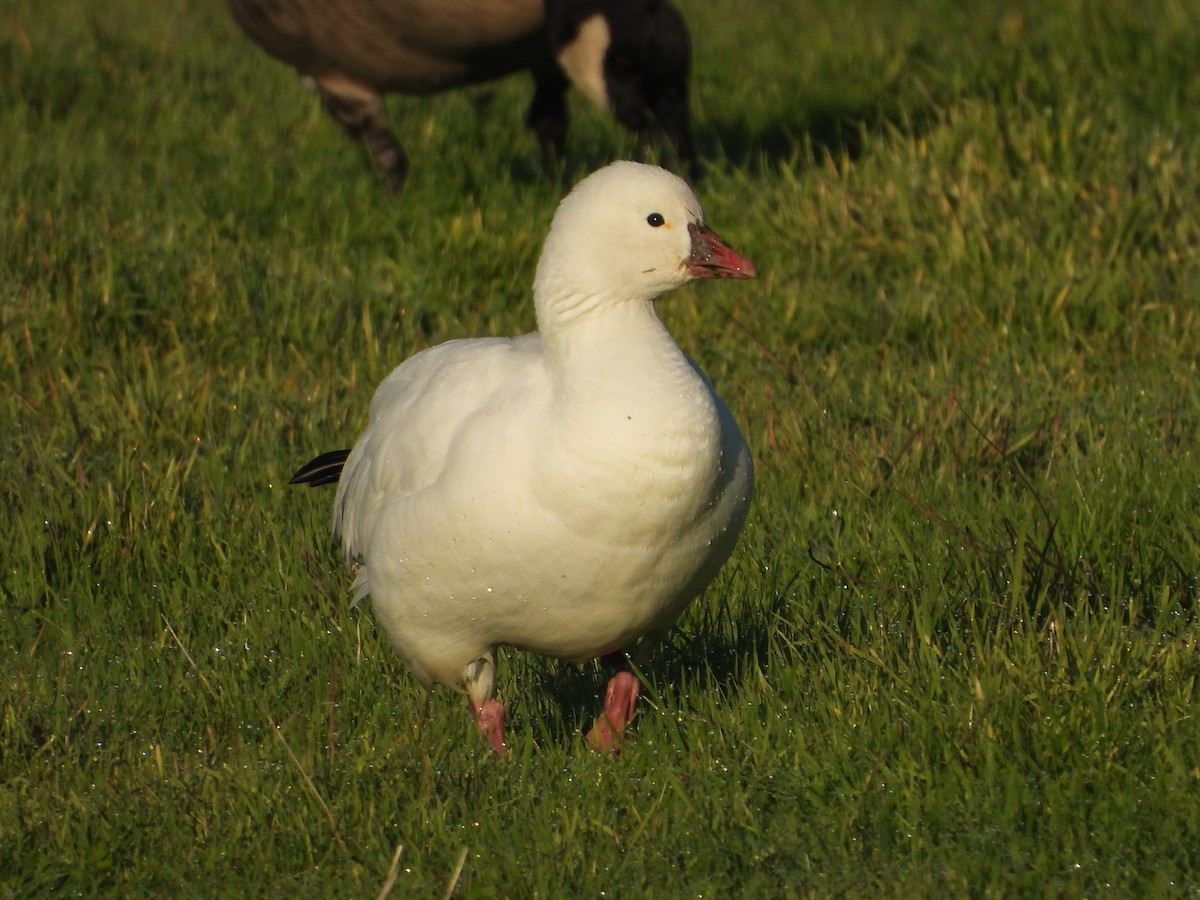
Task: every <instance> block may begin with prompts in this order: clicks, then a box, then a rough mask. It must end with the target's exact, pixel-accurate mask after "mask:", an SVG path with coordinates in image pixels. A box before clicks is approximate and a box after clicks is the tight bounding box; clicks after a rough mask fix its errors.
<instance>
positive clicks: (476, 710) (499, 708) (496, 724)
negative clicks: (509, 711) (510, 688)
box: [471, 698, 506, 756]
mask: <svg viewBox="0 0 1200 900" xmlns="http://www.w3.org/2000/svg"><path fill="white" fill-rule="evenodd" d="M471 715H473V716H474V717H475V724H476V725H478V726H479V730H480V731H482V732H483V736H484V737H485V738H487V741H488V743H489V744H491V746H492V749H493V750H494V751H495V752H496V755H497V756H503V755H504V751H505V749H506V748H505V746H504V704H503V703H501V702H500V701H499V700H496V699H495V698H493V699H491V700H484V701H483V705H482V706H478V707H477V706H475V704H471Z"/></svg>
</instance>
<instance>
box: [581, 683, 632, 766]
mask: <svg viewBox="0 0 1200 900" xmlns="http://www.w3.org/2000/svg"><path fill="white" fill-rule="evenodd" d="M640 689H641V684H640V683H639V682H638V680H637V676H636V675H634V674H633V673H632V672H617V674H615V675H613V677H612V678H610V679H609V680H608V689H607V690H606V691H605V692H604V712H603V713H601V714H600V715H599V716H598V717H597V718H596V724H595V725H593V726H592V730H591V731H590V732H588V743H589V744H591V745H592V746H593V747H594V748H595V749H597V750H605V751H610V752H616V751H618V750H620V749H621V740H622V739H623V738H624V737H625V729H626V728H627V727H629V723H630V722H632V721H633V714H634V713H635V712H636V711H637V698H638V691H639V690H640Z"/></svg>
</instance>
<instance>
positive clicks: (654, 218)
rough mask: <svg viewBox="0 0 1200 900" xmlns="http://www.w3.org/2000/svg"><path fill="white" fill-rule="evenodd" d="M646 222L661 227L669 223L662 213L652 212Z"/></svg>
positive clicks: (653, 226)
mask: <svg viewBox="0 0 1200 900" xmlns="http://www.w3.org/2000/svg"><path fill="white" fill-rule="evenodd" d="M646 222H647V224H649V226H650V227H651V228H659V227H661V226H663V225H665V224H666V223H667V220H666V219H664V218H663V217H662V213H650V215H648V216H646Z"/></svg>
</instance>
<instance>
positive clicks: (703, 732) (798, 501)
mask: <svg viewBox="0 0 1200 900" xmlns="http://www.w3.org/2000/svg"><path fill="white" fill-rule="evenodd" d="M680 5H681V8H682V9H683V11H684V13H685V15H686V17H687V19H688V21H689V24H690V26H691V30H692V33H693V39H694V45H695V52H694V56H695V63H694V70H695V74H694V86H693V90H694V99H693V110H694V115H695V119H696V125H697V131H698V138H699V143H700V145H701V147H702V150H703V152H704V155H705V159H706V163H707V165H706V170H707V171H706V177H705V179H704V180H703V182H702V183H701V184H700V185H699V188H698V189H699V193H700V196H701V199H702V201H703V202H704V204H705V210H706V212H707V214H708V218H709V220H710V221H711V223H712V224H713V225H714V227H715V228H716V229H717V230H718V231H720V233H721V234H722V235H723V236H724V237H725V238H726V239H728V240H729V242H730V243H731V244H732V245H733V246H735V247H737V248H738V249H739V250H741V251H742V252H744V253H745V254H746V255H747V256H749V257H750V258H751V259H753V260H754V261H755V262H756V263H757V264H758V266H759V269H760V271H761V273H762V274H761V275H760V277H759V279H758V280H757V281H753V282H747V283H737V284H721V285H704V286H702V287H699V288H689V289H687V290H684V291H681V292H679V293H677V294H675V295H672V296H671V297H669V298H667V299H665V300H664V301H663V302H662V303H661V304H660V310H661V312H662V315H663V316H664V318H665V320H666V321H667V323H668V325H669V326H670V327H671V329H672V331H673V332H674V333H675V335H676V336H677V338H678V340H679V341H680V343H681V345H682V346H683V347H684V348H685V349H686V350H687V351H688V352H689V353H691V354H692V355H693V356H694V357H695V358H696V359H697V360H698V361H699V362H700V363H701V365H702V366H703V367H704V368H705V369H706V371H708V372H709V374H710V375H711V377H712V378H713V380H714V381H715V383H716V384H717V387H718V389H719V390H720V392H721V393H722V395H723V396H724V397H725V398H726V400H727V401H728V402H729V404H730V406H731V408H733V409H734V411H735V413H736V414H737V416H738V418H739V420H740V422H741V423H742V426H743V429H744V430H745V432H746V433H747V436H748V437H749V439H750V441H751V444H752V446H753V448H754V451H755V455H756V463H757V466H758V495H757V498H756V501H755V505H754V509H753V511H752V514H751V519H750V522H749V524H748V527H747V531H746V535H745V537H744V539H743V541H742V544H741V546H740V547H739V549H738V551H737V552H736V554H735V556H734V558H733V559H732V560H731V562H730V564H729V565H728V566H727V567H726V569H725V570H724V571H723V573H722V575H721V576H720V577H719V579H718V581H717V583H716V584H715V585H714V586H713V587H712V588H711V589H710V590H709V591H708V593H707V594H706V595H705V596H704V597H703V598H702V599H701V600H700V601H699V602H698V603H697V604H696V605H695V606H694V607H693V608H692V609H691V610H690V611H689V613H688V614H687V616H686V617H685V618H684V620H683V622H682V623H681V627H680V629H678V630H677V632H676V633H675V635H674V636H673V637H672V639H671V640H670V641H669V642H668V644H667V645H666V646H665V647H664V648H663V650H662V652H661V653H660V654H658V656H657V657H656V658H655V660H654V662H653V664H652V665H651V666H650V667H649V668H648V669H647V670H646V671H645V672H644V674H645V676H646V680H647V691H646V695H647V699H648V701H649V702H648V703H647V704H646V705H645V706H643V708H642V712H641V713H640V715H639V717H638V720H637V722H636V724H635V732H634V737H633V739H632V740H631V741H630V742H628V744H627V746H626V749H625V751H624V753H623V754H622V755H621V756H620V757H619V758H616V759H611V758H607V757H601V756H597V755H595V754H592V753H590V752H589V751H587V750H586V748H585V746H584V744H583V741H582V739H581V737H580V730H581V729H582V728H584V727H586V725H587V724H588V723H589V722H590V719H591V717H592V716H593V715H594V714H595V711H596V707H597V704H598V696H599V692H600V689H601V679H600V676H599V673H598V672H597V671H595V670H594V669H593V668H592V667H585V668H583V669H578V668H574V667H570V666H565V665H561V664H558V663H555V662H553V661H548V660H543V659H540V658H536V657H530V656H526V655H523V654H519V653H511V652H510V653H507V654H505V656H504V658H503V661H502V663H501V670H500V695H501V696H502V697H503V698H504V699H505V700H506V701H507V702H509V704H510V709H511V710H512V719H511V729H510V730H511V737H512V742H513V745H514V748H513V752H512V753H511V754H510V756H509V757H508V758H506V759H503V760H494V759H492V758H491V757H490V756H489V754H488V753H487V752H486V750H485V746H484V744H483V742H482V741H480V740H479V738H478V736H477V734H475V733H474V728H473V725H472V724H471V722H470V720H469V717H468V716H467V714H466V710H465V704H464V703H463V701H462V700H461V699H460V698H458V697H456V696H454V695H452V694H450V693H449V692H446V691H440V692H437V693H436V694H435V696H434V700H433V703H432V707H431V711H430V715H429V717H428V718H427V719H425V720H424V721H423V722H422V720H421V716H420V712H421V709H422V705H423V703H424V695H423V692H422V691H421V689H420V688H419V687H418V686H417V685H416V684H415V683H414V682H413V680H412V679H411V678H410V677H409V676H408V675H407V674H406V673H405V672H404V671H403V668H402V666H401V665H400V663H399V662H398V660H397V659H395V657H394V655H393V654H392V652H391V651H390V649H389V648H388V646H387V644H386V641H385V639H384V638H383V637H382V636H381V635H380V634H379V633H378V632H377V631H376V629H375V627H374V624H373V620H372V618H371V613H370V608H369V604H364V606H363V607H362V608H360V609H356V610H351V609H350V608H349V606H348V602H347V600H348V595H347V588H348V584H349V580H350V579H349V576H348V573H347V572H346V571H345V569H344V567H343V565H342V564H341V561H340V560H339V559H338V557H337V554H336V553H335V552H334V551H333V550H332V548H331V547H330V545H329V540H328V532H327V528H328V525H327V522H328V512H329V503H330V501H331V495H330V494H329V493H328V492H325V493H318V492H309V491H304V490H297V489H294V488H291V489H289V488H288V487H287V486H286V480H287V478H288V476H289V475H290V473H291V472H292V471H293V470H294V469H295V467H296V466H297V465H298V464H300V463H302V462H304V461H305V460H307V459H308V458H309V457H310V456H311V455H312V454H313V453H314V452H316V451H318V450H322V449H327V448H331V447H337V446H349V444H350V443H351V442H352V441H353V439H354V437H355V436H356V435H357V434H358V431H359V430H360V429H361V427H362V425H363V424H364V420H365V414H366V405H367V402H368V400H369V398H370V395H371V393H372V391H373V388H374V386H375V385H376V384H377V383H378V381H379V380H380V379H382V377H383V376H384V375H385V374H386V373H387V372H388V371H389V370H390V369H391V368H392V367H394V366H395V365H396V364H398V363H399V362H400V361H401V360H402V359H404V358H405V357H407V356H408V355H410V354H411V353H413V352H415V351H416V350H418V349H420V348H421V347H423V346H427V345H428V344H431V343H437V342H440V341H443V340H447V339H450V338H454V337H461V336H465V335H481V334H511V333H518V332H521V331H526V330H529V329H531V328H532V327H533V310H532V305H531V302H530V293H529V285H530V282H531V279H532V273H533V267H534V264H535V262H536V259H537V255H538V253H539V250H540V243H541V239H542V237H543V235H544V232H545V230H546V227H547V225H548V223H549V220H550V216H551V214H552V212H553V209H554V205H555V203H556V202H557V200H558V198H559V197H560V196H561V194H562V193H563V192H564V191H565V189H566V188H567V186H569V184H570V183H572V182H573V181H574V180H576V179H578V178H579V177H581V176H582V175H583V174H584V173H586V172H587V171H589V170H590V169H592V168H594V167H596V166H599V165H601V164H603V163H605V162H607V161H609V160H610V159H613V158H618V157H622V156H627V155H629V154H631V153H634V152H635V151H636V150H637V148H636V147H635V146H634V142H633V140H632V138H631V137H630V136H629V135H627V134H626V133H624V132H623V131H621V130H620V129H619V128H618V127H617V126H615V125H614V124H613V123H612V122H611V121H609V119H608V118H607V117H606V116H604V115H603V114H602V113H600V112H599V111H596V110H593V109H591V108H589V107H588V106H587V105H586V104H585V103H584V102H583V101H582V100H581V99H580V98H578V97H574V98H573V102H572V110H573V114H574V120H573V123H572V132H571V137H570V145H569V159H570V163H569V167H568V170H567V171H566V172H565V173H564V175H563V178H562V180H561V182H556V181H555V180H553V179H550V178H547V177H545V176H544V175H542V174H541V171H540V168H539V162H538V152H537V147H536V145H535V142H534V141H533V139H532V138H531V136H529V135H528V134H526V133H525V131H524V129H523V127H522V125H521V121H522V116H523V112H524V106H525V104H526V103H527V102H528V98H529V94H530V85H529V84H528V83H527V81H526V80H525V79H521V78H516V79H511V80H509V81H506V82H503V83H501V84H499V85H495V86H485V87H482V88H477V89H472V90H469V91H463V92H458V93H454V94H449V95H446V96H443V97H437V98H432V99H427V100H410V99H402V98H396V99H393V100H392V101H391V102H390V104H389V109H390V111H391V114H392V118H393V122H394V124H395V128H396V131H397V134H398V135H399V137H400V139H401V141H402V142H403V143H404V144H405V146H406V147H407V149H408V151H409V153H410V155H411V157H412V163H413V166H412V171H411V175H410V179H409V183H408V186H407V189H406V191H405V193H404V194H403V196H401V197H400V198H399V199H392V198H389V197H387V196H386V195H385V194H384V193H383V192H382V191H381V190H380V189H379V188H378V187H377V185H376V184H375V183H374V182H373V180H372V178H371V176H370V174H369V172H368V171H367V168H366V166H365V164H364V161H363V159H362V156H361V154H360V153H359V151H358V150H357V149H356V148H354V147H353V146H352V145H350V144H349V143H348V142H347V141H345V140H344V138H343V137H342V136H341V135H340V133H338V131H337V129H336V128H335V127H334V126H333V125H332V124H331V123H330V122H328V121H326V119H325V118H324V116H323V114H322V112H321V110H320V109H319V105H318V103H317V101H316V99H315V97H314V96H312V95H310V94H308V93H307V92H305V91H304V90H303V88H302V87H301V86H300V84H299V82H298V80H297V79H296V77H295V76H294V74H293V73H292V72H291V71H290V70H288V69H286V68H285V67H284V66H282V65H280V64H277V63H275V62H274V61H272V60H270V59H269V58H267V57H266V56H265V55H263V54H262V53H260V52H259V51H258V50H257V48H255V47H254V46H253V45H251V44H250V42H249V41H248V40H246V39H244V38H243V37H242V36H241V35H240V33H239V32H238V31H237V29H236V27H235V26H234V25H233V23H232V20H231V19H230V17H229V16H228V15H227V13H226V11H225V9H224V7H223V5H222V4H220V3H218V2H216V0H207V2H204V3H184V2H179V0H167V2H164V3H162V4H158V5H155V6H153V7H151V6H150V5H148V4H146V3H145V2H141V0H113V2H111V3H107V4H102V5H97V4H90V3H84V2H82V0H63V2H62V3H59V4H56V5H54V6H53V7H48V6H46V5H44V4H41V5H39V4H35V3H33V2H31V0H13V2H11V3H9V4H8V5H7V6H5V8H4V9H3V11H0V423H2V424H3V429H2V431H0V495H2V496H3V502H4V509H5V510H6V511H7V512H8V515H7V521H8V523H9V524H8V526H7V528H6V529H5V534H4V541H3V544H4V549H3V551H2V552H0V558H2V559H3V567H2V575H0V592H2V599H3V603H4V606H5V609H6V615H4V617H3V620H2V621H3V629H2V631H0V678H2V681H0V684H2V685H3V691H2V693H0V704H2V717H0V783H2V784H3V786H4V787H3V790H0V880H2V881H0V883H2V884H3V886H4V891H5V892H6V894H7V895H9V896H30V895H43V894H45V893H47V892H49V891H51V890H54V891H63V892H69V893H73V894H81V895H95V894H109V893H111V894H124V895H140V894H169V895H178V896H189V895H199V896H204V895H216V894H220V895H222V896H225V895H231V896H232V895H264V894H277V893H279V892H289V893H292V894H294V895H297V896H341V895H347V896H362V895H368V896H370V895H374V894H376V893H377V892H378V891H379V890H380V888H381V886H382V885H384V883H385V879H386V878H387V876H388V873H389V869H391V867H392V863H393V859H394V858H395V853H396V850H397V848H401V849H400V855H399V857H398V862H397V865H396V869H395V876H396V880H395V883H394V888H393V893H394V895H395V896H442V895H443V894H444V893H446V892H447V891H453V892H454V893H455V895H456V896H471V897H475V896H479V897H486V896H513V897H535V896H536V897H561V896H588V895H593V896H595V895H600V894H602V893H603V894H605V895H608V896H656V897H678V896H712V895H725V896H728V895H738V894H740V895H747V896H827V895H831V894H850V895H872V896H874V895H884V896H911V895H914V894H922V895H929V894H934V895H938V894H940V895H971V896H1011V895H1053V896H1067V897H1072V896H1094V895H1097V894H1105V893H1113V894H1115V895H1117V896H1129V895H1144V896H1165V895H1195V894H1196V892H1197V890H1198V889H1200V875H1198V873H1197V860H1198V856H1200V851H1198V850H1197V847H1198V846H1200V815H1197V810H1198V809H1200V724H1198V723H1197V720H1196V716H1195V714H1194V712H1193V708H1194V704H1195V701H1196V690H1197V685H1196V681H1197V676H1198V675H1200V655H1198V652H1200V647H1198V646H1197V645H1198V638H1197V613H1196V600H1197V594H1198V593H1200V587H1198V584H1197V575H1198V572H1200V514H1198V513H1197V510H1198V509H1200V475H1198V474H1197V458H1196V447H1197V444H1198V438H1200V395H1198V391H1197V387H1196V368H1197V359H1198V357H1200V323H1198V322H1197V298H1198V297H1200V277H1198V276H1200V249H1198V248H1200V213H1198V212H1197V202H1196V201H1197V197H1198V196H1200V165H1198V162H1200V160H1198V158H1197V157H1198V155H1200V154H1198V147H1200V144H1198V141H1197V134H1198V131H1200V66H1197V64H1196V60H1197V59H1198V58H1200V17H1198V16H1197V15H1196V12H1195V9H1194V8H1193V6H1192V5H1191V4H1189V3H1184V2H1176V0H1148V2H1143V3H1132V2H1121V0H1116V2H1111V3H1105V4H1090V3H1085V2H1082V0H1064V2H1061V3H1055V4H1036V3H1028V2H1015V3H1014V2H1004V3H1000V2H991V0H989V2H984V3H980V4H974V5H972V6H971V7H970V8H967V7H962V6H961V5H959V4H955V3H951V2H948V0H888V2H885V3H868V2H863V0H849V2H840V3H834V2H828V0H821V2H815V0H813V2H799V3H794V2H783V0H763V2H760V3H757V4H754V5H753V6H752V7H746V6H745V5H743V4H736V3H733V2H730V0H714V2H712V3H704V4H701V3H695V2H682V3H681V4H680Z"/></svg>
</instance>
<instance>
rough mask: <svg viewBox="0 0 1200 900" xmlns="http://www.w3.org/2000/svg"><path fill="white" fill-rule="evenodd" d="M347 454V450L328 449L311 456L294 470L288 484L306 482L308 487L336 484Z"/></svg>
mask: <svg viewBox="0 0 1200 900" xmlns="http://www.w3.org/2000/svg"><path fill="white" fill-rule="evenodd" d="M349 455H350V451H349V450H330V451H328V452H327V453H322V454H321V455H320V456H316V457H313V458H312V459H310V460H309V461H308V462H306V463H305V464H304V465H302V466H301V467H300V468H299V469H297V470H296V474H295V475H293V476H292V480H291V481H289V482H288V484H307V485H308V486H309V487H320V486H321V485H323V484H336V483H337V480H338V479H339V478H340V477H341V476H342V466H344V465H345V464H346V457H348V456H349Z"/></svg>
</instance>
